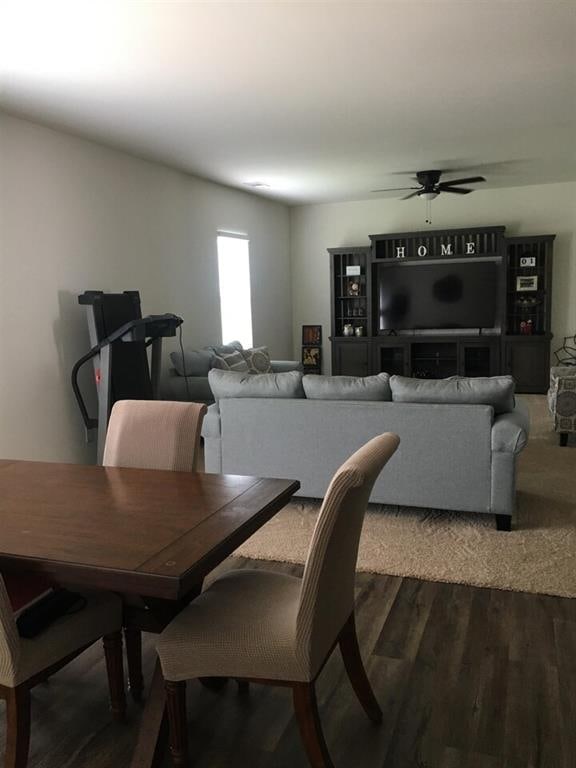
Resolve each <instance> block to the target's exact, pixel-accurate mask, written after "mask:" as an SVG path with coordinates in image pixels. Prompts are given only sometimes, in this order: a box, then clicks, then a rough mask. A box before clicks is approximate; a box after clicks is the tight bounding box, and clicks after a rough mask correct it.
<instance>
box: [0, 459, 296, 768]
mask: <svg viewBox="0 0 576 768" xmlns="http://www.w3.org/2000/svg"><path fill="white" fill-rule="evenodd" d="M299 487H300V484H299V483H298V482H297V481H295V480H282V479H270V478H258V477H244V476H238V475H217V474H205V473H200V472H169V471H161V470H142V469H124V468H117V467H114V468H112V467H99V466H86V465H79V464H58V463H48V462H32V461H11V460H2V461H0V571H1V572H5V571H27V572H34V573H41V574H44V575H46V576H48V577H50V578H51V579H53V580H54V581H55V582H57V583H69V584H70V583H71V584H76V585H79V586H84V587H86V588H95V589H106V590H112V591H114V592H118V593H120V594H122V595H135V596H138V597H139V598H141V601H142V609H141V610H140V611H134V612H132V614H131V615H132V621H133V626H134V627H135V628H138V629H142V630H147V631H154V632H159V631H161V630H162V629H163V627H164V626H166V624H167V623H168V622H169V621H170V620H171V619H172V618H173V617H174V616H175V615H177V613H178V612H179V611H180V610H182V608H183V607H184V606H185V605H186V604H187V603H188V602H189V601H190V600H191V599H192V598H193V597H194V596H195V595H197V594H198V593H199V591H200V590H201V588H202V582H203V580H204V578H205V577H206V576H207V575H208V574H209V573H210V571H212V570H213V569H214V568H215V567H216V566H217V565H219V564H220V563H221V562H222V561H223V560H224V559H225V558H226V557H228V555H230V554H231V553H232V552H234V550H235V549H236V548H237V547H238V546H240V545H241V544H242V543H243V542H244V541H246V539H248V538H249V537H250V536H251V535H252V534H253V533H254V532H255V531H257V530H258V528H260V527H261V526H262V525H264V523H266V522H267V521H268V520H269V519H270V518H271V517H273V515H274V514H276V512H278V510H280V509H281V508H282V507H283V506H284V505H285V504H286V503H287V502H288V501H289V500H290V498H291V497H292V495H293V494H294V493H295V491H297V490H298V488H299ZM165 723H166V717H165V698H164V686H163V680H162V673H161V670H160V666H159V664H158V662H157V663H156V667H155V671H154V675H153V679H152V682H151V685H150V690H149V694H148V698H147V702H146V706H145V710H144V714H143V719H142V723H141V727H140V733H139V738H138V743H137V746H136V750H135V753H134V756H133V761H132V764H131V765H132V768H154V766H157V765H158V764H159V762H160V760H161V758H162V751H163V747H164V737H165V729H166V725H165Z"/></svg>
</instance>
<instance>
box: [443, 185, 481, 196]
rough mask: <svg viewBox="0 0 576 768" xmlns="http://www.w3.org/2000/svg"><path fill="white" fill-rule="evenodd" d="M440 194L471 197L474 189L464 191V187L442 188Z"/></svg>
mask: <svg viewBox="0 0 576 768" xmlns="http://www.w3.org/2000/svg"><path fill="white" fill-rule="evenodd" d="M438 191H439V192H452V194H453V195H469V194H470V192H474V190H473V189H463V188H462V187H440V188H439V190H438Z"/></svg>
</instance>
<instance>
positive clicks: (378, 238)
mask: <svg viewBox="0 0 576 768" xmlns="http://www.w3.org/2000/svg"><path fill="white" fill-rule="evenodd" d="M503 233H504V227H482V228H476V229H452V230H449V229H445V230H437V231H434V232H409V233H406V234H401V235H370V239H371V240H372V242H373V243H374V250H375V257H376V259H377V260H380V259H417V258H421V259H424V258H437V259H446V258H450V257H462V256H499V255H501V253H502V242H503V241H502V238H503Z"/></svg>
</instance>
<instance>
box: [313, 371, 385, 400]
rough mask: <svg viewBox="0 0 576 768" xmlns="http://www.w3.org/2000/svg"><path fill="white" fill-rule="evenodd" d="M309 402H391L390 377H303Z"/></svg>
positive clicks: (381, 375)
mask: <svg viewBox="0 0 576 768" xmlns="http://www.w3.org/2000/svg"><path fill="white" fill-rule="evenodd" d="M302 384H303V385H304V392H305V393H306V397H307V398H308V399H309V400H392V393H391V391H390V376H389V375H388V374H387V373H378V374H376V376H314V375H308V376H304V378H303V379H302Z"/></svg>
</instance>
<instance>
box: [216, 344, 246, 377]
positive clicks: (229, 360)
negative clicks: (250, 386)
mask: <svg viewBox="0 0 576 768" xmlns="http://www.w3.org/2000/svg"><path fill="white" fill-rule="evenodd" d="M212 368H218V369H219V370H221V371H238V372H241V373H244V372H246V373H248V363H247V362H246V360H244V357H243V355H242V352H240V350H234V352H223V353H222V354H221V355H214V357H213V358H212Z"/></svg>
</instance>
